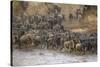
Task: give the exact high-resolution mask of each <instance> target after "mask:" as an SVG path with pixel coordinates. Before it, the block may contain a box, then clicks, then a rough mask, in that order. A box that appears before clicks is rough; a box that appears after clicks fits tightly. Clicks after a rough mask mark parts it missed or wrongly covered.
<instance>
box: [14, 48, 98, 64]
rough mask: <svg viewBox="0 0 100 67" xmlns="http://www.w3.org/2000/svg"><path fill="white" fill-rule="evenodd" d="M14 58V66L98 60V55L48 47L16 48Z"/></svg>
mask: <svg viewBox="0 0 100 67" xmlns="http://www.w3.org/2000/svg"><path fill="white" fill-rule="evenodd" d="M12 60H13V65H14V66H32V65H45V64H46V65H47V64H49V65H50V64H68V63H81V62H96V61H97V55H96V54H92V55H76V54H71V53H62V52H59V51H54V50H47V49H32V50H19V49H14V50H13V55H12Z"/></svg>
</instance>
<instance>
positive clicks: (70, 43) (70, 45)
mask: <svg viewBox="0 0 100 67" xmlns="http://www.w3.org/2000/svg"><path fill="white" fill-rule="evenodd" d="M64 49H65V50H66V49H68V50H69V51H72V50H74V49H75V48H74V41H73V40H70V41H65V42H64Z"/></svg>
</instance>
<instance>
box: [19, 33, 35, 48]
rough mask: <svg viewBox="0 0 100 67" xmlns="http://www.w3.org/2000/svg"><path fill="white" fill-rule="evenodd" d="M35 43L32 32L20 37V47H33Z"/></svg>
mask: <svg viewBox="0 0 100 67" xmlns="http://www.w3.org/2000/svg"><path fill="white" fill-rule="evenodd" d="M33 45H34V44H33V36H32V34H25V35H23V36H21V37H20V48H28V47H32V46H33Z"/></svg>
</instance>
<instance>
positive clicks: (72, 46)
mask: <svg viewBox="0 0 100 67" xmlns="http://www.w3.org/2000/svg"><path fill="white" fill-rule="evenodd" d="M54 10H55V11H54V12H53V13H50V12H51V11H50V12H49V13H48V15H32V16H28V15H26V14H25V13H22V14H20V15H19V16H12V45H17V47H18V48H19V49H22V48H25V49H27V48H30V47H31V48H32V47H33V48H34V47H35V48H43V49H59V50H62V49H64V50H66V49H67V50H68V51H70V52H71V51H79V52H86V51H97V32H94V33H87V32H86V33H77V32H72V31H70V30H65V29H64V26H63V25H62V22H63V21H64V19H65V18H64V15H62V14H60V9H58V8H55V9H54Z"/></svg>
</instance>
